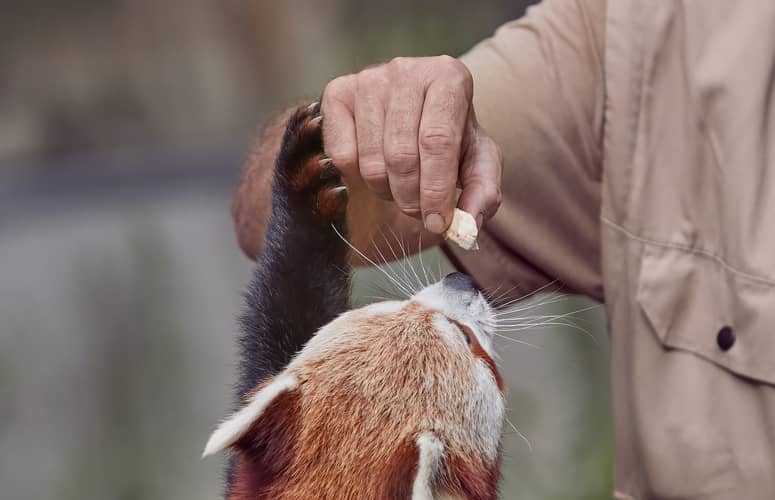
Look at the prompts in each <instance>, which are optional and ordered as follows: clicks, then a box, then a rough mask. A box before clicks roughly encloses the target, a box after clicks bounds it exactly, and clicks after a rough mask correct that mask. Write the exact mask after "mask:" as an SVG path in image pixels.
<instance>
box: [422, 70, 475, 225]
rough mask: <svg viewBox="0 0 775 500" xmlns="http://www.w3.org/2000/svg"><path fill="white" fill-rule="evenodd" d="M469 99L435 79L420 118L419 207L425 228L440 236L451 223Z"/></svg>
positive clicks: (455, 88)
mask: <svg viewBox="0 0 775 500" xmlns="http://www.w3.org/2000/svg"><path fill="white" fill-rule="evenodd" d="M469 106H470V100H469V98H468V96H467V94H466V93H465V92H464V91H462V89H461V87H460V86H459V85H455V84H454V83H453V82H448V81H444V80H443V79H438V80H435V81H434V82H433V83H432V84H431V85H430V87H428V90H427V91H426V94H425V103H424V105H423V110H422V118H421V119H420V131H419V138H418V146H419V153H420V208H421V210H422V214H423V221H424V222H425V227H426V229H428V230H429V231H431V232H433V233H437V234H439V233H442V232H444V230H445V229H446V228H447V227H448V226H449V223H450V222H451V220H452V210H453V209H454V207H455V186H456V184H457V179H458V171H459V165H460V151H461V144H462V141H463V136H464V132H465V125H466V120H467V118H468V109H469Z"/></svg>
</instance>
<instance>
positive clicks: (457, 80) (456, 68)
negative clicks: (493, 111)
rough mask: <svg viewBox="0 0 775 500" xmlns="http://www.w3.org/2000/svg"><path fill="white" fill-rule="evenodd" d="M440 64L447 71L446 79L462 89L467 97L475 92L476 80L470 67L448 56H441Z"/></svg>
mask: <svg viewBox="0 0 775 500" xmlns="http://www.w3.org/2000/svg"><path fill="white" fill-rule="evenodd" d="M439 58H440V64H441V65H442V67H443V68H444V69H445V74H446V76H445V78H446V79H447V81H448V82H450V83H451V84H452V85H454V86H455V87H457V88H462V89H463V90H464V91H465V92H466V94H467V95H470V94H471V93H472V92H473V88H474V78H473V76H472V75H471V71H470V70H469V69H468V66H466V65H465V64H463V63H462V62H461V61H460V60H459V59H456V58H454V57H450V56H447V55H444V56H439Z"/></svg>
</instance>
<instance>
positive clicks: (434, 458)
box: [412, 432, 444, 500]
mask: <svg viewBox="0 0 775 500" xmlns="http://www.w3.org/2000/svg"><path fill="white" fill-rule="evenodd" d="M416 443H417V451H418V454H419V457H418V460H417V476H415V478H414V486H413V487H412V500H433V490H432V488H431V483H432V482H433V477H434V476H435V475H436V471H437V469H438V467H439V462H440V461H441V457H442V456H443V455H444V445H443V444H441V441H439V439H438V438H437V437H436V436H434V435H433V433H431V432H423V433H422V434H420V435H419V436H417V440H416Z"/></svg>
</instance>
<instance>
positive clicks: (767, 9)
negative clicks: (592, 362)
mask: <svg viewBox="0 0 775 500" xmlns="http://www.w3.org/2000/svg"><path fill="white" fill-rule="evenodd" d="M463 60H464V61H465V62H466V64H467V65H468V66H469V67H470V69H471V71H472V73H473V74H474V79H475V95H476V97H475V100H476V103H475V105H476V110H477V113H478V115H479V119H480V121H481V122H482V124H483V125H484V127H485V128H486V129H487V130H488V131H489V132H490V133H491V134H492V135H493V136H494V137H495V138H496V140H497V141H498V142H499V143H500V144H501V146H502V148H503V150H504V155H505V158H506V167H505V168H506V171H505V178H504V203H503V206H502V207H501V209H500V211H499V212H498V214H497V216H496V217H495V218H494V219H493V220H492V221H490V223H488V224H487V226H486V228H485V231H484V232H483V234H482V236H481V241H480V245H481V247H482V250H481V251H480V252H478V253H470V254H469V253H464V252H462V251H457V250H452V251H453V252H454V253H455V254H456V257H457V259H458V260H459V261H460V263H461V264H462V265H463V266H464V267H465V268H467V269H468V270H469V272H471V273H472V274H474V275H475V276H476V277H477V278H478V279H479V281H480V282H482V284H483V285H487V286H497V285H500V284H502V283H504V282H506V284H507V285H509V286H511V285H517V286H518V288H517V289H516V290H515V291H514V295H515V296H516V295H517V294H519V293H521V292H522V291H528V290H530V289H533V288H535V287H537V286H540V285H542V284H544V283H546V282H547V281H548V280H550V279H552V278H555V277H556V278H558V279H560V280H561V281H562V282H564V283H566V284H567V286H568V287H569V288H571V289H573V290H576V291H581V292H584V293H587V294H589V295H591V296H593V297H596V298H598V299H601V300H602V299H604V300H605V302H606V304H607V310H608V315H609V319H610V328H611V333H610V335H611V344H612V361H611V371H612V375H611V376H612V384H613V388H612V390H613V412H614V421H615V447H616V450H615V451H616V471H615V488H616V492H615V494H614V497H615V498H619V499H639V500H640V499H714V500H716V499H724V500H737V499H740V500H758V499H775V1H773V0H760V1H756V0H744V1H730V0H610V2H609V4H608V6H606V4H605V2H604V1H603V0H547V1H545V2H544V3H543V4H541V5H539V6H537V7H534V8H533V9H532V10H531V11H530V12H529V14H528V15H527V17H526V18H524V19H522V20H520V21H516V22H513V23H510V24H507V25H505V26H503V27H502V28H501V29H500V30H499V31H498V32H497V34H496V35H495V36H494V37H493V38H492V39H490V40H487V41H485V42H483V43H482V44H480V45H479V46H477V47H475V48H474V49H473V50H472V51H471V52H470V53H469V54H467V55H466V56H464V58H463Z"/></svg>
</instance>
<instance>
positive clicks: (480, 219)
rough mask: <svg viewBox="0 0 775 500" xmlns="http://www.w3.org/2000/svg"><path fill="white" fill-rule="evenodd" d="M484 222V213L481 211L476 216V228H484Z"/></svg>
mask: <svg viewBox="0 0 775 500" xmlns="http://www.w3.org/2000/svg"><path fill="white" fill-rule="evenodd" d="M482 222H484V215H482V212H479V215H477V216H476V229H482Z"/></svg>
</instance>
